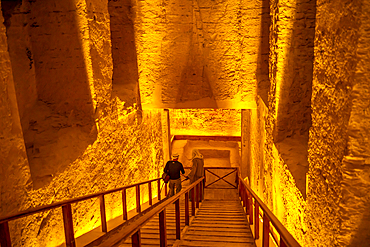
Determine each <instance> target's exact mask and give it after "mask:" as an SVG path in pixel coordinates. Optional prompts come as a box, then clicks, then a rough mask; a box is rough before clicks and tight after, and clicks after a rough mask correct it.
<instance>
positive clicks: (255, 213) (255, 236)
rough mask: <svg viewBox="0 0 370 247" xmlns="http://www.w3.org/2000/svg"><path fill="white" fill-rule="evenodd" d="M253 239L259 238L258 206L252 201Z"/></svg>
mask: <svg viewBox="0 0 370 247" xmlns="http://www.w3.org/2000/svg"><path fill="white" fill-rule="evenodd" d="M254 223H255V224H254V238H255V239H259V238H260V206H259V205H258V202H257V200H255V201H254Z"/></svg>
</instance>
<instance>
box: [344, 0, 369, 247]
mask: <svg viewBox="0 0 370 247" xmlns="http://www.w3.org/2000/svg"><path fill="white" fill-rule="evenodd" d="M355 9H358V6H356V8H355ZM358 10H359V9H358ZM369 14H370V3H369V2H366V1H363V3H362V5H361V14H359V18H360V23H361V25H360V26H359V38H358V44H357V58H358V62H357V67H356V71H355V75H354V80H355V82H354V85H353V91H352V95H351V96H352V111H351V116H350V120H349V126H348V134H349V138H348V154H347V155H348V156H346V157H345V158H344V160H343V164H342V168H343V183H342V184H343V197H342V199H341V201H340V214H341V215H347V216H349V217H348V218H345V219H344V220H343V219H342V226H341V231H340V234H339V236H338V243H339V245H341V246H366V245H367V246H369V245H370V232H369V230H368V226H369V224H370V213H369V212H370V210H369V208H370V207H369V205H370V197H369V194H370V149H369V148H370V145H369V144H370V143H369V141H370V140H369V136H370V133H369V124H370V108H369V98H370V95H369V92H370V81H369V80H370V79H369V78H370V56H369V54H370V47H369V44H370V37H369V28H370V21H369V19H368V18H367V17H368V16H369Z"/></svg>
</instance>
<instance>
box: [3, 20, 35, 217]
mask: <svg viewBox="0 0 370 247" xmlns="http://www.w3.org/2000/svg"><path fill="white" fill-rule="evenodd" d="M3 22H4V19H3V15H1V14H0V78H1V80H0V118H1V121H0V147H1V148H0V177H1V182H0V215H2V216H3V215H4V214H6V213H11V212H14V211H17V210H21V209H24V207H22V203H23V200H24V196H25V194H26V192H27V190H29V189H30V188H31V187H32V182H31V180H30V170H29V168H28V164H27V156H26V148H25V145H24V141H23V136H22V128H21V123H20V118H19V113H18V106H17V99H16V93H15V89H14V81H13V74H12V67H11V63H10V57H9V53H8V43H7V39H6V30H5V26H4V24H3Z"/></svg>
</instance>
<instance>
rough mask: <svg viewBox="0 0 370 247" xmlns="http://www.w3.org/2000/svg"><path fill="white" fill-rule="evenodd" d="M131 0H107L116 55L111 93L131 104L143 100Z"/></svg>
mask: <svg viewBox="0 0 370 247" xmlns="http://www.w3.org/2000/svg"><path fill="white" fill-rule="evenodd" d="M131 2H132V1H129V0H116V1H108V11H109V14H110V29H111V42H112V57H113V81H112V84H113V91H112V96H113V97H118V98H119V99H120V100H121V101H123V102H125V107H126V108H128V107H132V106H133V105H134V104H136V103H139V102H140V97H139V95H140V94H139V87H138V78H139V75H138V65H137V54H136V44H135V30H134V19H133V18H134V15H133V12H132V11H133V6H132V3H131Z"/></svg>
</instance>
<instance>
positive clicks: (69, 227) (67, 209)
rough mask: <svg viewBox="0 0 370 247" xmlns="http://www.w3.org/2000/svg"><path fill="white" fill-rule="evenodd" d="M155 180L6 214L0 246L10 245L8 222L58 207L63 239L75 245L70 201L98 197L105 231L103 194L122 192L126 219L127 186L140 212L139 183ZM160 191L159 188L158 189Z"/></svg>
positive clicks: (1, 220) (1, 225)
mask: <svg viewBox="0 0 370 247" xmlns="http://www.w3.org/2000/svg"><path fill="white" fill-rule="evenodd" d="M155 181H156V182H157V184H158V185H157V186H160V181H161V178H156V179H152V180H148V181H144V182H140V183H135V184H131V185H127V186H124V187H120V188H115V189H111V190H107V191H103V192H99V193H95V194H90V195H86V196H81V197H78V198H73V199H69V200H64V201H62V202H57V203H52V204H49V205H45V206H41V207H36V208H32V209H29V210H26V211H23V212H19V213H16V214H13V215H9V216H6V217H4V218H1V219H0V236H1V239H0V244H1V246H4V247H11V239H10V232H9V227H8V222H9V221H12V220H16V219H19V218H22V217H25V216H28V215H32V214H35V213H39V212H43V211H46V210H51V209H55V208H58V207H61V208H62V213H63V224H64V233H65V239H66V246H67V247H69V246H70V247H75V246H76V241H75V237H74V231H73V220H72V208H71V204H72V203H77V202H80V201H84V200H88V199H91V198H99V201H100V216H101V227H102V232H107V221H106V213H105V200H104V196H105V195H107V194H111V193H115V192H120V191H121V192H122V201H123V219H124V220H128V219H127V203H126V190H127V189H129V188H133V187H135V189H136V208H137V212H141V205H140V185H143V184H148V188H149V189H151V183H152V182H155ZM166 188H167V187H166ZM158 191H159V192H160V190H158ZM149 196H152V193H151V191H150V192H149ZM151 200H152V198H149V201H151ZM158 200H160V196H158Z"/></svg>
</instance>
